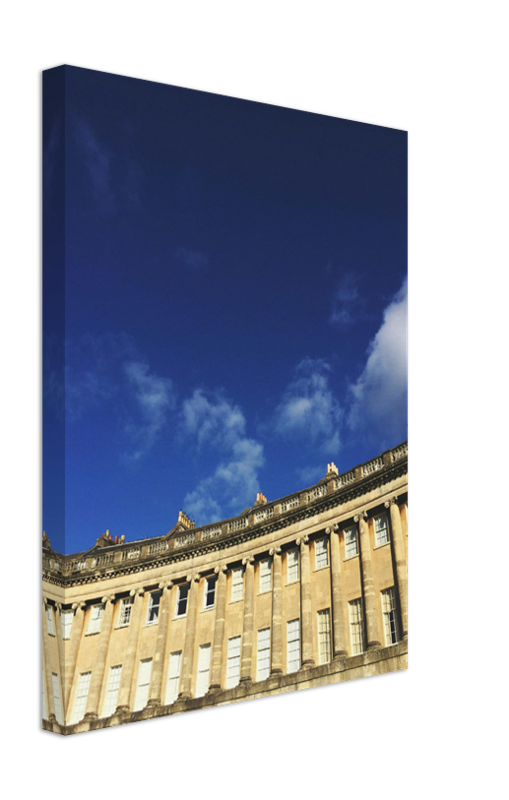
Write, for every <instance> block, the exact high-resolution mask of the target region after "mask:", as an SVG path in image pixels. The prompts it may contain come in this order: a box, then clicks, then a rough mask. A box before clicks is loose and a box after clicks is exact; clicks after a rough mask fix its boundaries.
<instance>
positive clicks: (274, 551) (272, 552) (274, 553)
mask: <svg viewBox="0 0 509 800" xmlns="http://www.w3.org/2000/svg"><path fill="white" fill-rule="evenodd" d="M280 555H281V548H280V547H271V548H270V550H269V556H280Z"/></svg>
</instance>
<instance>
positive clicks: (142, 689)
mask: <svg viewBox="0 0 509 800" xmlns="http://www.w3.org/2000/svg"><path fill="white" fill-rule="evenodd" d="M151 672H152V659H151V658H145V659H144V660H143V661H140V669H139V672H138V687H137V689H136V698H135V701H134V708H133V711H142V710H143V709H144V708H145V706H146V705H147V701H148V688H149V686H150V674H151Z"/></svg>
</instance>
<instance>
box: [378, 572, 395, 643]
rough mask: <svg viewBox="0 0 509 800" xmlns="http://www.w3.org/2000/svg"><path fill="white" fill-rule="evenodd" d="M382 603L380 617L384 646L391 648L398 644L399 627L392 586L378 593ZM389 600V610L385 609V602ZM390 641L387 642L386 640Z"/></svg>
mask: <svg viewBox="0 0 509 800" xmlns="http://www.w3.org/2000/svg"><path fill="white" fill-rule="evenodd" d="M380 595H381V603H382V617H383V624H384V636H385V646H386V647H392V645H394V644H397V643H398V642H399V627H398V615H397V608H396V592H395V589H394V586H389V587H388V588H387V589H382V591H381V592H380ZM386 599H388V600H389V608H388V609H387V608H385V607H384V606H386V605H387V604H386V603H385V600H386ZM389 638H390V639H391V641H388V639H389Z"/></svg>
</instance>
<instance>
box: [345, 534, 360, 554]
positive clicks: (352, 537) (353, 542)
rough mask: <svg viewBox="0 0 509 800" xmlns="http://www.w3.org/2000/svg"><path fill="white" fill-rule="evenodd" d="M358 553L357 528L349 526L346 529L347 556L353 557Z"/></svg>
mask: <svg viewBox="0 0 509 800" xmlns="http://www.w3.org/2000/svg"><path fill="white" fill-rule="evenodd" d="M358 554H359V546H358V544H357V528H347V530H346V531H345V558H352V557H353V556H357V555H358Z"/></svg>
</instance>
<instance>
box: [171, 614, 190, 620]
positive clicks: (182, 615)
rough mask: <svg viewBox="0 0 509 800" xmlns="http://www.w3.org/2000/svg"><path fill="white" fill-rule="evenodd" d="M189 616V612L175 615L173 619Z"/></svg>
mask: <svg viewBox="0 0 509 800" xmlns="http://www.w3.org/2000/svg"><path fill="white" fill-rule="evenodd" d="M186 617H187V613H185V614H177V616H175V617H173V619H185V618H186Z"/></svg>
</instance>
